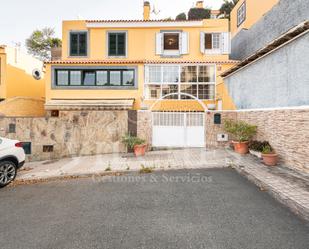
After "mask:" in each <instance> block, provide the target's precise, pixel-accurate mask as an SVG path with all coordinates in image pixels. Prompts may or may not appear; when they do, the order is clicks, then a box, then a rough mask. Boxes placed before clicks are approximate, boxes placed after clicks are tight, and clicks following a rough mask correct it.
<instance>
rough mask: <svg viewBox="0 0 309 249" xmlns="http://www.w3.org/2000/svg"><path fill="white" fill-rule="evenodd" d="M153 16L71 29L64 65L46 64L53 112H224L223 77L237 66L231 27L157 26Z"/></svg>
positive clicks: (210, 23) (68, 24)
mask: <svg viewBox="0 0 309 249" xmlns="http://www.w3.org/2000/svg"><path fill="white" fill-rule="evenodd" d="M149 12H150V6H149V3H148V2H145V4H144V20H74V21H64V22H63V29H62V30H63V34H62V41H63V45H62V59H61V60H56V61H51V62H48V63H46V72H47V75H48V77H47V80H46V109H47V110H68V109H70V110H73V109H85V108H89V106H92V107H93V108H98V109H135V110H139V109H153V110H167V111H203V110H204V109H205V108H204V106H203V104H204V105H208V106H209V107H211V108H215V107H216V105H217V107H218V100H219V99H220V100H221V99H222V95H223V94H222V93H221V92H222V91H223V90H222V86H220V87H219V88H218V89H217V87H216V85H217V84H220V83H222V79H221V77H220V76H219V75H220V74H221V73H222V72H223V71H225V70H227V69H228V68H230V67H231V66H232V65H233V64H234V63H235V61H231V60H229V54H230V34H229V21H228V20H227V19H207V20H197V21H165V20H150V19H149V18H150V13H149ZM220 91H221V92H220ZM160 99H164V100H162V101H159V102H158V104H157V105H155V106H153V108H152V105H153V104H154V103H155V102H156V101H158V100H160ZM223 103H224V100H223ZM220 106H222V103H221V102H219V108H221V107H220Z"/></svg>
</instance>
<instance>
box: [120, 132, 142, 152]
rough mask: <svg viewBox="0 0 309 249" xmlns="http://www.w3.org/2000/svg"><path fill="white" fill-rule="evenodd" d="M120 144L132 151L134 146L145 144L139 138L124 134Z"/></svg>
mask: <svg viewBox="0 0 309 249" xmlns="http://www.w3.org/2000/svg"><path fill="white" fill-rule="evenodd" d="M122 142H123V143H124V144H125V145H126V146H127V147H128V148H129V149H133V148H134V146H135V145H141V144H145V142H146V141H145V140H144V139H141V138H139V137H135V136H132V135H131V134H129V133H128V134H126V135H125V136H123V137H122Z"/></svg>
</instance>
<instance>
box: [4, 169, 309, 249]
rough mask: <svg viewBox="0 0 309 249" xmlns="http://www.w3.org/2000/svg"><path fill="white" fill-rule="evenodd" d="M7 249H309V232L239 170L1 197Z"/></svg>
mask: <svg viewBox="0 0 309 249" xmlns="http://www.w3.org/2000/svg"><path fill="white" fill-rule="evenodd" d="M0 199H1V204H0V206H1V216H0V244H1V248H3V249H6V248H14V249H16V248H23V249H24V248H40V249H43V248H74V249H78V248H134V249H138V248H151V249H152V248H153V249H154V248H157V249H161V248H198V249H199V248H205V249H206V248H207V249H212V248H216V249H217V248H229V249H231V248H235V249H241V248H263V249H264V248H268V249H270V248H278V249H285V248H291V249H292V248H293V249H299V248H304V249H307V248H308V245H309V236H308V234H309V227H308V224H306V223H305V222H304V221H302V220H299V219H298V218H297V217H296V216H295V215H294V214H292V213H291V212H290V211H289V210H288V209H286V208H285V207H283V206H282V205H281V204H279V203H278V202H276V201H275V200H274V199H272V198H271V197H270V196H269V195H268V194H267V193H266V192H261V191H260V190H259V189H258V188H257V187H256V186H254V185H252V184H251V183H250V182H248V181H247V180H246V179H244V178H242V177H241V176H240V175H239V174H237V173H236V172H235V171H234V170H232V169H201V170H178V171H161V172H156V173H153V174H149V175H139V174H131V175H124V176H120V177H105V178H93V179H91V178H90V179H80V180H72V181H59V182H50V183H45V184H39V185H25V186H17V187H15V188H5V189H1V190H0Z"/></svg>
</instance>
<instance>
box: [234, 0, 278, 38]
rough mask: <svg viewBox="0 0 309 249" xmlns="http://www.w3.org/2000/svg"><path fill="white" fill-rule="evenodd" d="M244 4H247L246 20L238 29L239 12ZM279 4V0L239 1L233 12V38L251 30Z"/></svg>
mask: <svg viewBox="0 0 309 249" xmlns="http://www.w3.org/2000/svg"><path fill="white" fill-rule="evenodd" d="M243 2H246V19H245V21H244V22H243V23H242V24H241V25H240V26H239V27H237V10H238V9H239V7H240V6H241V5H242V4H243ZM278 2H279V0H239V1H238V3H237V4H236V6H235V7H234V8H233V10H232V12H231V33H232V36H235V35H236V34H237V33H238V32H239V31H240V30H241V29H249V28H250V27H251V26H252V25H253V24H255V23H256V22H257V21H258V20H259V19H260V18H261V17H262V16H263V15H264V14H265V13H266V12H268V11H269V10H270V9H272V7H273V6H274V5H276V4H277V3H278Z"/></svg>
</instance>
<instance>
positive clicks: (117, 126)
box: [0, 111, 128, 161]
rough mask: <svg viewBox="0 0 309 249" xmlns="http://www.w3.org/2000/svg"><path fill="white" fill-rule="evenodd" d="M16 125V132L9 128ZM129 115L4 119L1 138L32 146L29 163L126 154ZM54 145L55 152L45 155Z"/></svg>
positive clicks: (109, 113)
mask: <svg viewBox="0 0 309 249" xmlns="http://www.w3.org/2000/svg"><path fill="white" fill-rule="evenodd" d="M10 125H11V126H12V125H15V126H16V128H15V132H10V130H9V126H10ZM127 130H128V112H127V111H82V112H81V111H60V115H59V117H44V118H19V117H18V118H1V119H0V136H2V137H7V138H11V139H18V140H20V141H22V142H31V150H32V153H31V155H29V156H27V157H28V160H29V161H37V160H51V159H59V158H64V157H71V156H85V155H96V154H104V153H113V152H117V153H118V152H125V151H126V148H125V147H124V145H123V144H122V143H121V139H122V136H123V135H124V134H125V133H126V132H127ZM44 145H52V146H53V152H43V146H44Z"/></svg>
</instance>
